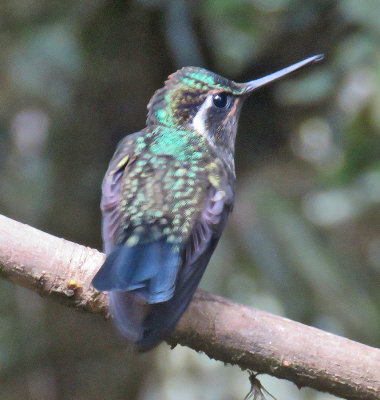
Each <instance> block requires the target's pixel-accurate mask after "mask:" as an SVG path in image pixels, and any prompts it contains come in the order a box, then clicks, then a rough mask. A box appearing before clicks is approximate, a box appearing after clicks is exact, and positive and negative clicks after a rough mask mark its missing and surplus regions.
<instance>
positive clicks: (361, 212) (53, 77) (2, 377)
mask: <svg viewBox="0 0 380 400" xmlns="http://www.w3.org/2000/svg"><path fill="white" fill-rule="evenodd" d="M379 12H380V4H379V3H378V2H377V1H376V0H361V1H360V2H359V1H356V0H311V1H307V2H306V1H303V0H237V1H228V0H214V1H212V0H205V1H186V0H134V1H128V0H67V1H64V2H63V1H58V0H2V1H1V6H0V48H1V51H0V184H1V192H0V211H1V213H3V214H5V215H7V216H9V217H11V218H14V219H17V220H19V221H22V222H25V223H28V224H31V225H33V226H35V227H37V228H39V229H42V230H45V231H47V232H50V233H52V234H55V235H58V236H61V237H64V238H66V239H69V240H73V241H75V242H79V243H82V244H85V245H88V246H94V247H96V248H98V249H101V237H100V211H99V201H100V184H101V180H102V178H103V175H104V172H105V170H106V168H107V164H108V161H109V160H110V158H111V156H112V154H113V152H114V150H115V146H116V144H117V142H118V141H119V140H120V139H121V138H122V137H123V136H124V135H126V134H128V133H132V132H134V131H137V130H139V129H141V128H143V127H144V126H145V115H146V104H147V102H148V100H149V98H150V97H151V95H152V94H153V92H154V91H155V90H156V89H158V88H159V87H161V86H162V83H163V81H164V80H165V78H166V77H167V75H168V74H170V73H171V72H173V71H175V70H176V69H178V68H179V67H181V66H184V65H199V66H204V67H207V68H208V69H211V70H213V71H215V72H217V73H219V74H222V75H225V76H226V77H228V78H232V79H234V80H237V81H246V80H250V79H253V78H256V77H260V76H263V75H265V74H266V73H269V72H273V71H275V70H277V69H279V68H282V67H285V66H287V65H289V64H291V63H294V62H296V61H299V60H301V59H303V58H306V57H308V56H311V55H314V54H318V53H324V54H325V56H326V60H325V62H324V63H321V64H317V65H313V66H311V67H310V68H307V69H306V70H303V71H302V72H301V73H298V74H296V75H295V76H293V77H291V78H286V79H285V80H283V81H281V82H278V83H276V84H274V85H271V86H270V87H267V88H263V89H262V90H260V91H259V92H257V93H256V94H255V95H253V96H252V97H251V98H250V99H249V101H248V102H247V103H246V105H245V107H244V109H243V111H242V116H241V121H240V125H239V132H238V138H237V145H236V165H237V175H238V182H237V191H236V192H237V198H236V203H235V209H234V213H233V214H232V216H231V218H230V220H229V223H228V226H227V229H226V231H225V233H224V235H223V237H222V240H221V242H220V244H219V246H218V248H217V251H216V253H215V255H214V257H213V258H212V261H211V263H210V265H209V267H208V270H207V273H206V275H205V277H204V279H203V280H202V283H201V287H203V288H204V289H207V290H210V291H213V292H215V293H218V294H221V295H223V296H227V297H229V298H232V299H234V300H236V301H239V302H243V303H244V304H247V305H250V306H253V307H257V308H259V309H262V310H267V311H269V312H273V313H276V314H280V315H284V316H287V317H289V318H292V319H295V320H297V321H301V322H303V323H306V324H311V325H314V326H316V327H320V328H322V329H325V330H328V331H330V332H334V333H337V334H340V335H344V336H346V337H349V338H351V339H354V340H357V341H361V342H363V343H366V344H369V345H371V346H377V347H378V346H379V345H380V229H379V227H380V162H379V160H380V158H379V154H380V112H379V108H380V25H379V18H378V16H379ZM261 380H262V383H263V384H264V386H265V387H266V388H267V389H268V390H269V391H270V392H271V393H273V394H274V395H275V396H276V397H277V399H278V400H301V399H302V400H304V399H308V400H322V399H332V398H333V397H332V396H328V395H326V394H321V393H318V392H316V391H313V390H310V389H302V390H301V391H299V390H298V389H297V388H296V387H295V386H294V385H293V384H291V383H288V382H286V381H280V380H277V379H274V378H269V377H263V378H262V379H261ZM248 391H249V382H248V375H247V373H246V372H241V371H240V370H239V368H237V367H231V366H224V365H223V364H222V363H220V362H216V361H211V360H209V359H208V358H207V357H206V356H204V355H201V354H197V353H195V352H193V351H191V350H189V349H186V348H180V347H179V346H178V347H177V348H176V349H175V350H173V351H171V350H170V349H169V347H168V346H167V345H166V344H163V345H161V346H160V347H159V348H158V349H156V350H155V351H153V352H152V353H149V354H146V355H143V356H136V355H134V354H131V353H130V352H129V351H128V350H127V349H126V347H125V344H124V343H123V340H121V339H120V338H119V336H118V335H117V334H116V333H115V331H114V329H113V327H112V324H111V323H108V322H105V321H102V320H101V319H100V318H96V317H95V318H94V317H93V316H91V315H82V314H79V313H75V312H73V311H72V310H68V309H65V308H64V307H61V306H60V305H57V304H55V303H52V302H50V301H48V300H46V299H41V298H40V297H38V296H37V295H36V294H34V293H31V292H28V291H26V290H23V289H21V288H18V287H15V286H14V285H12V284H10V283H9V282H6V281H0V392H1V399H2V400H14V399H17V400H19V399H27V400H29V399H39V400H45V399H46V400H66V399H78V400H87V399H91V400H93V399H95V400H97V399H107V400H116V399H127V400H134V399H141V400H147V399H159V400H161V399H162V400H164V399H165V400H172V399H173V400H174V399H185V400H187V399H189V400H190V399H201V400H206V399H218V400H219V399H220V400H242V399H243V398H244V396H245V394H246V393H247V392H248Z"/></svg>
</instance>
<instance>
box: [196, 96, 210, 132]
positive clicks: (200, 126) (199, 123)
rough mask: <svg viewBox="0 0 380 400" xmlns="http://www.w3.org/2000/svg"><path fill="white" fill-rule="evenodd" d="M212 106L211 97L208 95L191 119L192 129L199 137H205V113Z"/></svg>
mask: <svg viewBox="0 0 380 400" xmlns="http://www.w3.org/2000/svg"><path fill="white" fill-rule="evenodd" d="M211 106H212V95H208V96H207V98H206V100H205V101H204V102H203V104H202V105H201V108H200V109H199V110H198V112H197V113H196V114H195V117H194V118H193V122H192V127H193V129H194V130H195V131H197V132H199V133H200V134H201V135H203V136H206V137H207V124H206V120H207V111H208V109H209V108H210V107H211Z"/></svg>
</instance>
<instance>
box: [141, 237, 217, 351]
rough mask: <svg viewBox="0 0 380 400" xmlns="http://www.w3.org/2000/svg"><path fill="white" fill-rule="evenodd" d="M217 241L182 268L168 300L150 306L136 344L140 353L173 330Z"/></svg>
mask: <svg viewBox="0 0 380 400" xmlns="http://www.w3.org/2000/svg"><path fill="white" fill-rule="evenodd" d="M217 241H218V240H217V239H215V240H212V243H210V246H209V248H208V249H207V250H206V251H205V252H204V253H203V254H202V255H201V256H200V257H199V258H198V259H196V260H195V261H194V262H193V263H192V264H187V265H184V266H183V269H182V271H180V273H179V276H178V280H177V283H176V288H175V293H174V296H173V297H172V298H171V299H170V300H168V301H166V302H163V303H158V304H152V305H151V308H150V309H149V313H148V315H147V316H146V318H145V320H144V323H143V336H142V338H141V339H140V340H138V341H137V342H136V346H137V348H138V349H139V350H140V351H148V350H150V349H152V348H154V347H155V346H157V345H158V344H159V343H160V342H161V341H162V340H163V339H165V337H167V336H168V335H169V334H170V332H171V331H172V330H173V329H174V327H175V325H176V324H177V322H178V321H179V319H180V318H181V316H182V314H183V313H184V312H185V311H186V309H187V307H188V306H189V304H190V301H191V299H192V298H193V295H194V293H195V291H196V289H197V287H198V285H199V282H200V280H201V278H202V276H203V274H204V271H205V269H206V267H207V264H208V262H209V260H210V258H211V255H212V253H213V251H214V249H215V246H216V244H217Z"/></svg>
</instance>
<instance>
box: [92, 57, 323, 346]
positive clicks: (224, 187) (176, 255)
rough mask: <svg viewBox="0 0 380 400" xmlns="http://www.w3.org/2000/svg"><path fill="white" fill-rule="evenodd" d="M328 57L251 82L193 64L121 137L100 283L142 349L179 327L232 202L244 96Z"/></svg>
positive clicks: (106, 188) (111, 173)
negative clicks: (139, 124) (141, 122)
mask: <svg viewBox="0 0 380 400" xmlns="http://www.w3.org/2000/svg"><path fill="white" fill-rule="evenodd" d="M322 58H323V56H322V55H317V56H313V57H309V58H307V59H305V60H303V61H300V62H298V63H296V64H293V65H291V66H289V67H287V68H284V69H282V70H280V71H278V72H275V73H272V74H270V75H267V76H265V77H263V78H259V79H255V80H252V81H250V82H246V83H236V82H234V81H231V80H228V79H226V78H223V77H222V76H220V75H217V74H215V73H213V72H211V71H208V70H206V69H203V68H199V67H184V68H182V69H180V70H178V71H177V72H175V73H173V74H171V75H170V76H169V77H168V79H167V80H166V82H165V84H164V86H163V87H162V88H161V89H159V90H157V91H156V92H155V93H154V95H153V97H152V98H151V99H150V101H149V103H148V115H147V121H146V127H145V128H144V129H142V130H141V131H139V132H136V133H134V134H131V135H128V136H126V137H125V138H124V139H122V140H121V142H120V143H119V144H118V146H117V149H116V152H115V154H114V156H113V158H112V159H111V162H110V164H109V167H108V170H107V172H106V174H105V177H104V180H103V183H102V199H101V211H102V237H103V243H104V251H105V253H106V260H105V262H104V264H103V265H102V267H101V268H100V270H99V271H98V272H97V274H96V275H95V277H94V279H93V281H92V285H93V286H94V288H96V289H97V290H100V291H106V292H109V305H110V313H111V315H112V317H113V319H114V322H115V324H116V326H117V328H118V330H119V331H120V332H121V334H122V335H123V336H125V337H126V338H127V339H128V340H129V341H130V342H131V343H133V345H134V347H136V348H137V349H138V350H140V351H146V350H150V349H152V348H154V347H155V346H157V345H158V344H159V343H160V342H161V341H162V340H164V339H165V338H166V337H167V336H168V335H169V334H170V332H171V331H172V330H173V329H174V327H175V325H176V324H177V322H178V321H179V319H180V317H181V316H182V314H183V313H184V312H185V310H186V309H187V307H188V305H189V303H190V301H191V299H192V297H193V295H194V292H195V290H196V288H197V287H198V284H199V282H200V280H201V278H202V275H203V273H204V271H205V269H206V266H207V264H208V262H209V260H210V258H211V255H212V253H213V252H214V250H215V247H216V245H217V243H218V241H219V238H220V236H221V234H222V231H223V229H224V227H225V225H226V222H227V218H228V216H229V214H230V213H231V211H232V207H233V203H234V188H235V165H234V148H235V138H236V132H237V126H238V118H239V114H240V110H241V107H242V104H243V102H244V100H245V99H246V98H247V97H248V96H249V95H250V94H251V93H253V92H254V91H256V90H257V89H259V88H260V87H262V86H264V85H267V84H269V83H271V82H273V81H275V80H277V79H279V78H281V77H283V76H285V75H288V74H290V73H291V72H294V71H296V70H298V69H300V68H302V67H304V66H306V65H309V64H312V63H314V62H316V61H319V60H321V59H322Z"/></svg>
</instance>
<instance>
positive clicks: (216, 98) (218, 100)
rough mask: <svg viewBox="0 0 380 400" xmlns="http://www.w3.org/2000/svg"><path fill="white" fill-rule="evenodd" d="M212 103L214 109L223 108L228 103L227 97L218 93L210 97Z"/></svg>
mask: <svg viewBox="0 0 380 400" xmlns="http://www.w3.org/2000/svg"><path fill="white" fill-rule="evenodd" d="M212 102H213V103H214V106H215V107H218V108H224V107H225V106H226V105H227V103H228V95H227V94H226V93H218V94H214V95H213V96H212Z"/></svg>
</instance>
